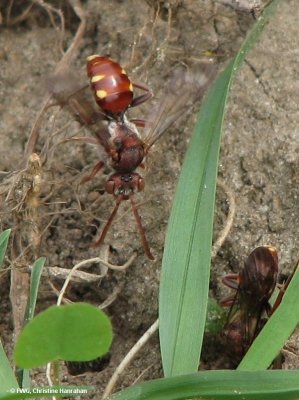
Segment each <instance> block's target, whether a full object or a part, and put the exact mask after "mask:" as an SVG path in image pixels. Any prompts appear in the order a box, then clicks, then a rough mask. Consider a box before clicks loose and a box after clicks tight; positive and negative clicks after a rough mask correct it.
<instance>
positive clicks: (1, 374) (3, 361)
mask: <svg viewBox="0 0 299 400" xmlns="http://www.w3.org/2000/svg"><path fill="white" fill-rule="evenodd" d="M18 387H19V385H18V382H17V380H16V377H15V376H14V373H13V370H12V367H11V366H10V364H9V361H8V359H7V357H6V354H5V351H4V349H3V346H2V343H1V341H0V393H2V392H6V391H8V390H9V389H12V388H14V389H16V388H18Z"/></svg>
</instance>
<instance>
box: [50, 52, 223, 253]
mask: <svg viewBox="0 0 299 400" xmlns="http://www.w3.org/2000/svg"><path fill="white" fill-rule="evenodd" d="M215 74H216V68H215V66H214V65H211V64H205V65H203V66H202V67H201V69H200V72H199V73H197V74H190V73H186V72H182V71H176V73H175V74H174V76H173V78H172V79H171V80H170V82H169V83H168V84H167V85H166V86H165V88H164V90H163V91H164V95H163V97H162V99H161V100H160V101H159V102H158V103H157V104H156V106H155V107H153V108H152V110H151V112H150V113H149V115H148V117H147V119H146V120H142V119H141V120H132V119H131V120H129V118H128V117H127V111H128V109H129V108H131V107H135V106H137V105H139V104H141V103H143V102H144V101H146V100H148V99H149V98H150V97H151V96H152V93H151V91H150V90H149V89H148V88H147V87H146V86H145V85H140V84H134V83H132V82H131V80H130V79H129V78H128V76H127V74H126V73H125V71H124V70H123V69H122V68H121V67H120V66H119V64H118V63H116V62H115V61H113V60H111V59H110V58H107V57H101V56H98V55H93V56H90V57H88V59H87V75H88V77H89V79H90V84H91V89H92V91H93V93H94V98H95V101H96V103H97V105H98V108H97V111H95V109H94V107H93V106H92V105H91V103H90V99H86V95H85V96H83V93H82V91H81V90H77V91H73V94H72V95H69V96H68V98H67V100H66V101H65V100H64V104H65V106H66V107H67V109H68V110H69V111H70V112H71V113H72V114H73V115H75V117H76V118H77V119H79V121H81V123H83V124H84V125H85V126H86V127H87V128H89V130H90V131H91V132H92V134H93V137H92V138H84V139H83V141H84V142H86V143H90V144H95V145H98V146H100V147H101V148H103V149H104V150H105V153H106V157H105V158H106V160H103V159H102V158H101V159H100V160H99V162H98V163H97V164H96V165H95V166H94V168H93V170H92V171H91V173H90V175H88V176H87V177H85V178H84V179H83V182H86V181H89V180H90V179H92V178H94V177H95V175H96V174H97V173H98V172H99V171H101V170H102V169H103V167H104V166H105V165H106V164H109V165H110V167H111V168H112V170H113V173H112V174H111V175H110V176H109V177H108V179H107V181H106V184H105V191H106V192H107V193H109V194H112V195H113V196H114V198H115V199H116V202H115V206H114V209H113V210H112V212H111V215H110V217H109V218H108V220H107V222H106V224H105V226H104V228H103V230H102V233H101V234H100V237H99V238H98V239H97V240H96V241H95V242H94V243H93V246H99V245H100V244H101V243H103V241H104V239H105V237H106V234H107V232H108V230H109V228H110V226H111V224H112V222H113V219H114V217H115V215H116V213H117V211H118V208H119V206H120V204H121V202H122V201H124V200H130V202H131V205H132V210H133V214H134V217H135V220H136V223H137V227H138V230H139V233H140V236H141V241H142V244H143V247H144V250H145V253H146V255H147V257H148V258H149V259H151V260H153V259H154V257H153V255H152V253H151V251H150V247H149V244H148V241H147V239H146V235H145V231H144V228H143V226H142V223H141V218H140V215H139V213H138V210H137V205H136V203H135V201H134V194H135V193H137V192H140V191H142V190H143V188H144V185H145V182H144V179H143V177H142V176H141V175H140V174H139V173H138V172H137V171H136V169H137V168H138V167H143V166H144V160H145V157H146V155H147V154H148V152H149V150H150V149H151V148H152V146H153V144H154V143H155V142H156V141H157V140H158V139H159V138H160V137H161V136H162V135H163V133H164V132H165V131H166V130H167V129H168V128H169V127H170V126H171V125H172V124H173V123H174V122H175V121H176V120H177V119H178V118H180V117H181V116H182V115H184V114H185V113H186V112H187V111H188V110H190V109H191V108H192V106H193V104H194V103H195V102H196V101H199V100H200V99H201V97H202V96H203V94H204V92H205V90H206V88H207V87H208V86H209V84H210V82H211V81H212V79H213V78H214V76H215ZM135 87H136V88H139V89H143V90H145V91H146V93H145V94H143V95H140V96H137V97H134V94H133V88H135ZM56 99H58V100H59V97H58V96H57V95H56ZM60 103H61V100H60ZM137 126H138V127H142V128H143V131H142V133H140V132H139V131H138V129H137Z"/></svg>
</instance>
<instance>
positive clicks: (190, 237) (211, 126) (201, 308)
mask: <svg viewBox="0 0 299 400" xmlns="http://www.w3.org/2000/svg"><path fill="white" fill-rule="evenodd" d="M277 4H278V0H276V1H275V0H274V1H273V2H272V3H271V4H270V6H268V8H267V9H266V10H265V12H264V14H263V16H261V17H260V18H259V20H258V21H257V22H256V24H255V25H254V27H253V28H252V30H251V31H250V32H249V34H248V36H247V38H246V40H245V41H244V43H243V45H242V47H241V49H240V51H239V53H238V54H237V55H236V57H235V58H234V59H233V60H232V61H231V62H230V64H229V65H228V66H227V68H226V69H225V71H223V73H222V74H221V75H220V76H219V78H218V79H217V81H216V82H215V84H214V85H213V87H212V88H211V90H210V92H209V94H208V96H207V97H206V100H205V102H204V103H203V105H202V108H201V112H200V116H199V122H198V124H197V126H196V128H195V132H194V134H193V137H192V139H191V141H190V145H189V148H188V151H187V154H186V157H185V161H184V164H183V167H182V172H181V175H180V179H179V182H178V186H177V190H176V194H175V198H174V203H173V207H172V211H171V216H170V220H169V225H168V230H167V235H166V243H165V252H164V256H163V261H162V273H161V285H160V299H159V300H160V301H159V320H160V345H161V354H162V363H163V369H164V374H165V376H167V377H169V376H174V375H180V374H187V373H191V372H195V371H196V370H197V368H198V364H199V357H200V352H201V345H202V339H203V334H204V324H205V321H206V309H207V299H208V289H209V275H210V257H211V241H212V230H213V216H214V200H215V188H216V177H217V169H218V154H219V147H220V137H221V128H222V122H223V117H224V108H225V104H226V100H227V97H228V92H229V89H230V86H231V81H232V77H233V75H234V73H235V72H236V71H237V69H238V68H239V67H240V65H241V64H242V62H243V61H244V59H245V57H246V55H247V53H248V51H249V50H250V48H251V47H252V46H253V45H254V44H255V43H256V41H257V40H258V38H259V37H260V34H261V32H262V30H263V28H264V26H265V23H266V22H267V21H268V19H269V18H270V16H271V14H272V12H273V11H274V9H275V7H276V6H277Z"/></svg>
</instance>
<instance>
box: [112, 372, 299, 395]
mask: <svg viewBox="0 0 299 400" xmlns="http://www.w3.org/2000/svg"><path fill="white" fill-rule="evenodd" d="M298 398H299V371H278V370H276V371H259V372H250V371H246V372H245V371H207V372H198V373H196V374H191V375H184V376H175V377H171V378H164V379H157V380H154V381H150V382H145V383H143V384H141V385H138V386H132V387H130V388H128V389H125V390H123V391H122V392H119V393H116V394H115V395H114V396H112V397H111V398H110V400H184V399H197V400H207V399H209V400H233V399H239V400H295V399H298Z"/></svg>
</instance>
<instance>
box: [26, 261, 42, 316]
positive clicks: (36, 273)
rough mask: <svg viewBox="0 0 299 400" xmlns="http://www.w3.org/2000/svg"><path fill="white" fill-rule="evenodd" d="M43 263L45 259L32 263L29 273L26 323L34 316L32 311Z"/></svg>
mask: <svg viewBox="0 0 299 400" xmlns="http://www.w3.org/2000/svg"><path fill="white" fill-rule="evenodd" d="M45 262H46V258H45V257H40V258H38V259H37V260H36V261H35V262H34V264H33V266H32V273H31V278H30V292H29V301H28V307H27V310H26V316H25V320H26V323H27V322H29V321H31V320H32V318H33V316H34V310H35V305H36V299H37V294H38V287H39V282H40V277H41V274H42V270H43V267H44V265H45Z"/></svg>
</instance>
